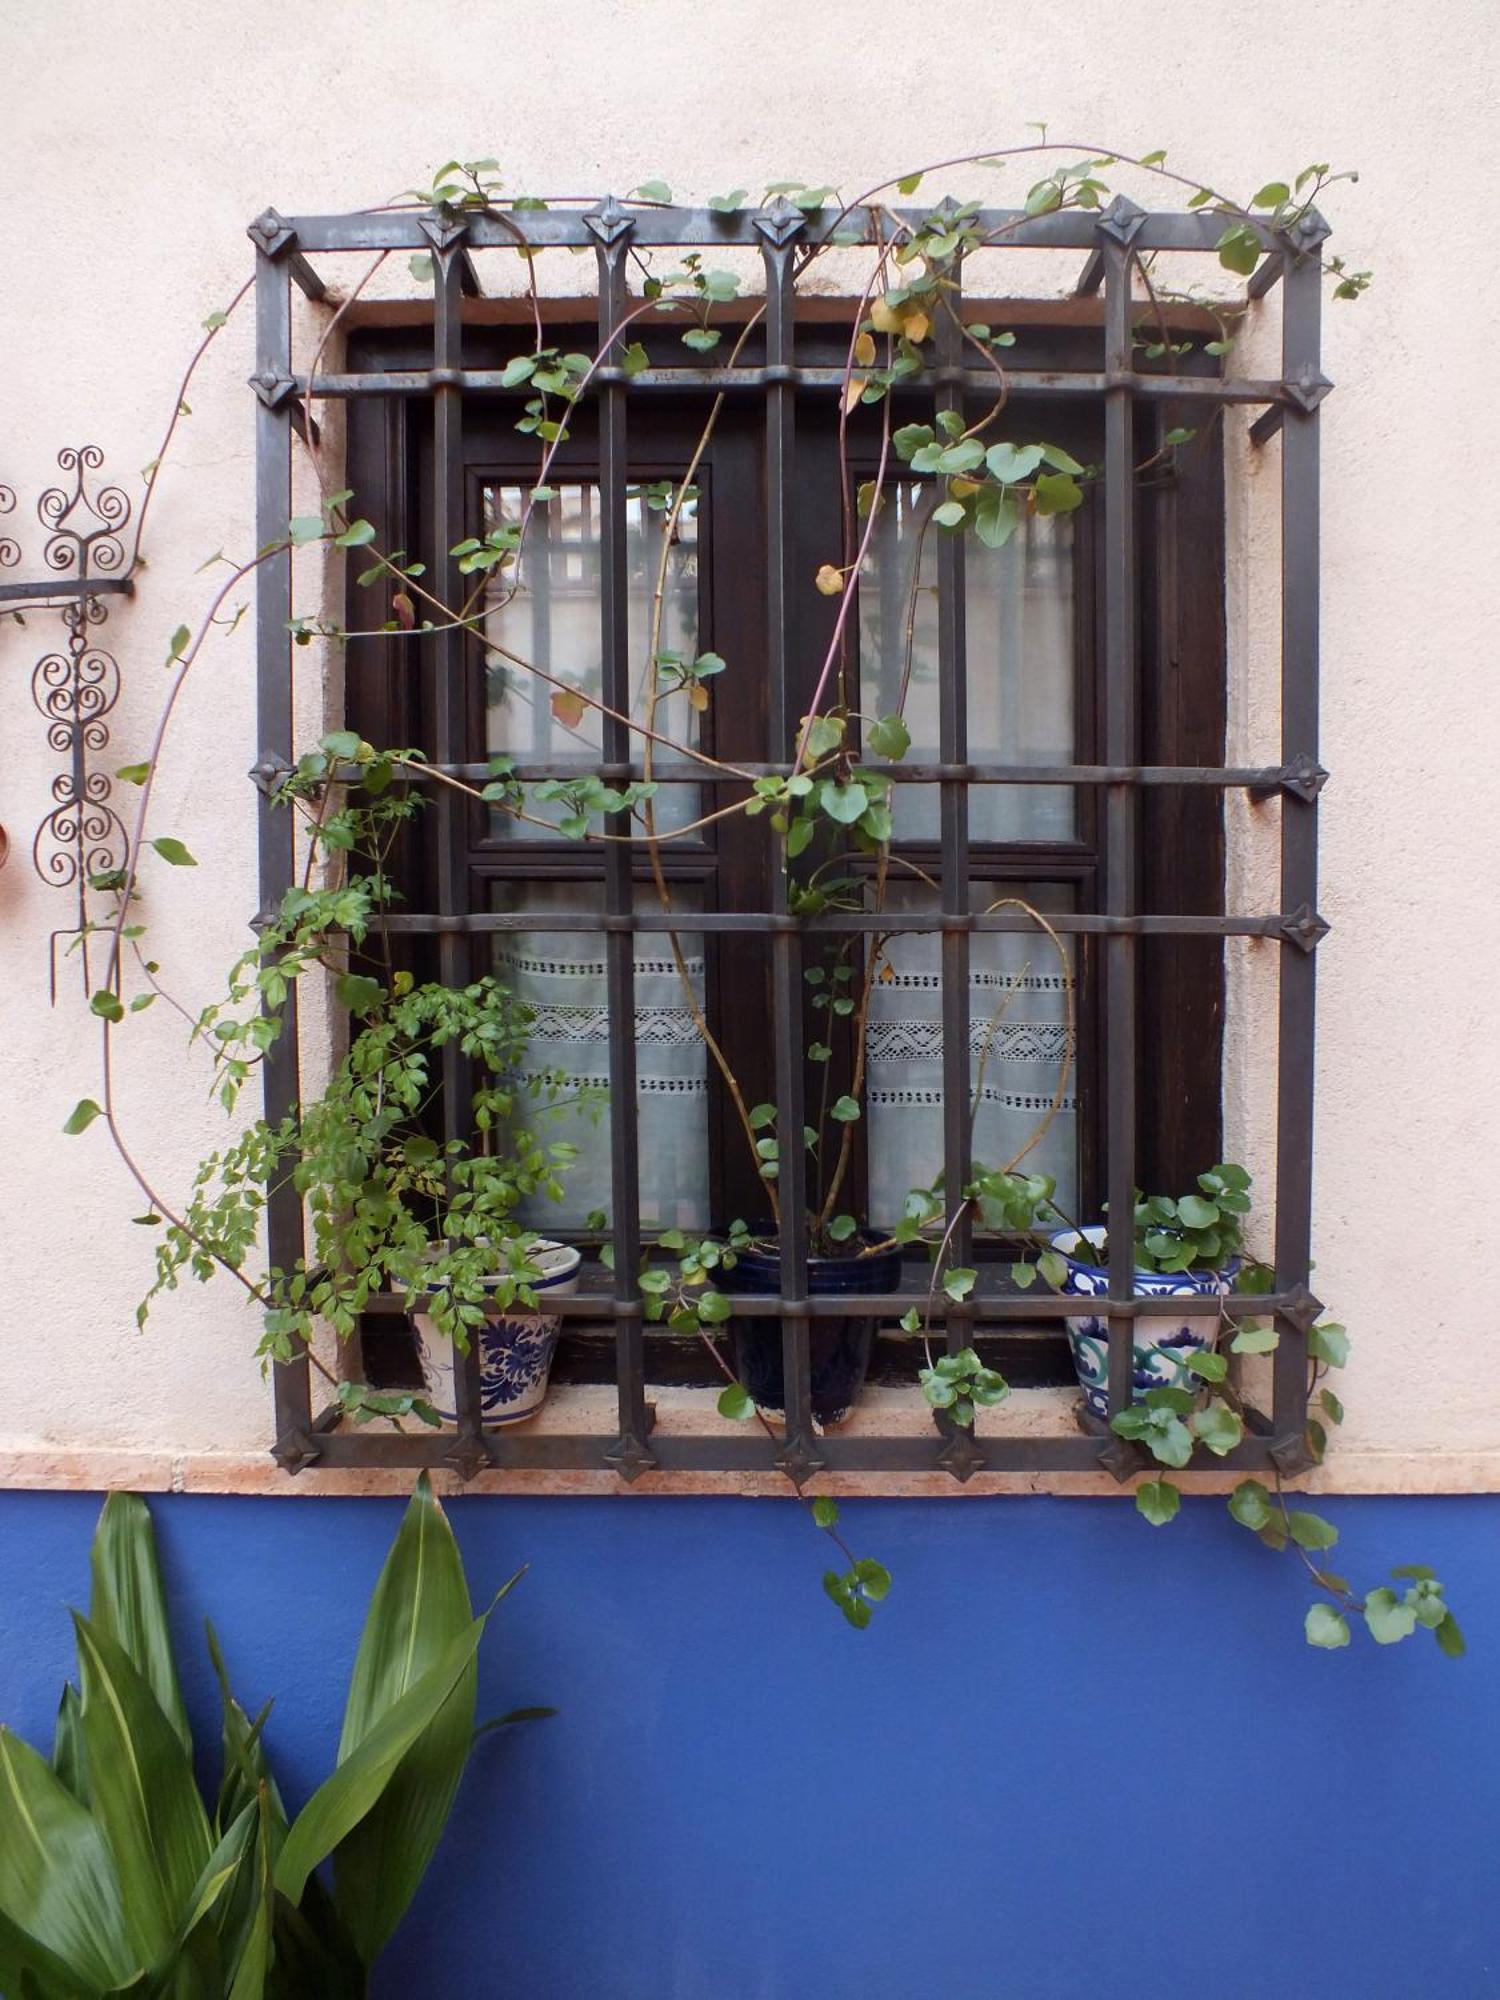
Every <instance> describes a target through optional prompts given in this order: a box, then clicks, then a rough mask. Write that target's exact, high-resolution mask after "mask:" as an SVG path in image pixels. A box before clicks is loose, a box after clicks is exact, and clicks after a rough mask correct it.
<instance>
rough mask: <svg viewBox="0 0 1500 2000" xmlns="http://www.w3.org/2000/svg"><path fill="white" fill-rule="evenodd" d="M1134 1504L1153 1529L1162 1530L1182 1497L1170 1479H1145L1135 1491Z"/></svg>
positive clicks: (1175, 1510)
mask: <svg viewBox="0 0 1500 2000" xmlns="http://www.w3.org/2000/svg"><path fill="white" fill-rule="evenodd" d="M1135 1504H1136V1510H1137V1512H1138V1513H1141V1514H1144V1515H1145V1517H1146V1519H1147V1520H1148V1521H1149V1522H1150V1523H1151V1525H1152V1527H1153V1528H1164V1527H1165V1526H1166V1524H1167V1522H1168V1521H1170V1520H1171V1519H1172V1516H1173V1515H1174V1514H1175V1513H1176V1512H1177V1509H1178V1508H1179V1507H1180V1506H1181V1505H1182V1495H1181V1494H1180V1493H1179V1492H1178V1491H1177V1488H1176V1487H1175V1486H1174V1485H1173V1484H1172V1482H1171V1480H1170V1479H1147V1480H1143V1481H1142V1483H1141V1484H1140V1485H1139V1486H1138V1487H1137V1488H1136V1489H1135Z"/></svg>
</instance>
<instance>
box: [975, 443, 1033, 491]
mask: <svg viewBox="0 0 1500 2000" xmlns="http://www.w3.org/2000/svg"><path fill="white" fill-rule="evenodd" d="M984 462H985V464H986V465H987V466H988V467H989V469H990V472H991V474H992V475H993V477H994V478H996V479H998V480H999V481H1000V482H1001V484H1002V485H1005V486H1013V485H1014V484H1015V483H1016V482H1017V481H1018V480H1022V479H1029V478H1030V477H1031V475H1032V473H1033V472H1035V471H1036V469H1037V467H1038V466H1039V465H1040V464H1041V462H1042V447H1041V446H1040V445H1039V444H992V445H991V446H990V448H989V450H988V451H987V452H986V453H985V455H984Z"/></svg>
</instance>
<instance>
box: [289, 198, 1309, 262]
mask: <svg viewBox="0 0 1500 2000" xmlns="http://www.w3.org/2000/svg"><path fill="white" fill-rule="evenodd" d="M788 206H789V204H787V203H786V202H785V201H784V200H780V199H778V201H777V202H776V203H775V204H774V205H773V206H772V207H771V208H769V209H765V208H759V209H757V208H742V209H737V210H735V212H734V213H733V214H729V215H721V214H719V213H718V212H717V211H716V210H713V209H704V208H678V207H675V206H674V207H661V208H658V207H654V206H652V205H650V204H649V203H641V204H635V203H630V204H627V205H626V213H628V214H629V215H631V216H633V217H634V220H635V238H634V240H635V242H636V244H637V246H638V247H639V248H641V249H651V248H655V247H658V246H660V247H662V248H666V247H668V246H671V245H675V244H687V245H695V244H696V245H699V246H702V247H713V248H718V249H730V248H732V247H734V246H735V245H739V246H741V247H743V248H746V249H755V248H758V247H759V245H760V242H761V239H762V236H763V234H764V228H765V225H766V223H767V222H768V221H771V222H772V223H773V225H779V224H780V223H781V222H784V221H785V219H786V215H785V211H786V209H787V207H788ZM792 213H793V215H794V216H795V219H796V221H797V225H798V241H799V245H801V246H805V247H806V248H808V249H811V248H814V247H817V246H820V245H822V244H825V243H832V244H836V245H843V244H846V243H847V244H849V245H851V246H853V245H859V244H865V245H869V246H871V247H874V246H877V245H878V244H879V243H880V242H881V241H882V237H883V232H884V233H885V234H886V235H888V233H889V224H888V222H886V221H885V220H884V217H885V215H886V214H894V215H896V216H897V217H898V218H899V219H900V220H901V221H902V222H903V223H908V224H910V225H911V226H912V228H914V229H921V228H922V227H923V226H924V224H925V223H926V221H927V220H928V219H929V218H932V217H935V216H936V217H939V218H940V216H941V211H940V210H936V209H932V208H928V207H922V206H919V205H916V204H913V205H911V206H910V207H908V206H907V205H906V204H905V203H897V204H896V205H895V206H894V207H893V208H891V209H889V210H887V211H878V210H876V209H873V208H863V207H861V208H855V209H852V210H850V211H849V213H848V214H847V215H840V213H839V211H837V210H835V209H825V210H822V211H819V212H817V213H815V214H810V215H800V214H797V212H796V211H795V210H794V211H792ZM463 215H464V220H465V222H466V225H467V231H466V240H467V242H468V245H469V248H470V249H471V250H512V251H513V250H514V249H515V247H516V240H517V238H516V232H517V229H518V228H519V229H521V230H523V231H524V233H525V236H526V239H527V241H528V242H529V243H531V244H533V245H535V246H536V248H538V249H549V248H569V247H580V246H581V247H582V248H585V249H592V248H593V245H594V236H593V233H592V231H591V228H590V224H589V219H588V216H587V215H586V214H584V213H583V212H582V211H581V210H579V209H569V208H552V209H546V210H528V211H526V212H525V213H524V215H522V216H521V217H518V218H513V217H511V216H510V215H506V216H505V217H504V219H503V220H502V219H501V217H500V216H498V215H489V214H486V213H485V212H483V211H482V210H465V211H463ZM434 219H435V220H436V221H437V223H438V226H439V227H440V228H441V227H449V226H451V224H452V222H453V220H454V215H453V212H452V211H450V210H446V209H437V210H432V209H426V210H424V209H386V210H371V211H368V212H366V213H365V214H357V215H294V216H290V217H287V218H286V227H287V228H288V229H289V230H290V231H291V232H292V235H293V237H294V238H295V241H296V244H297V247H298V248H299V249H300V250H302V251H304V252H310V253H317V252H319V251H340V250H426V249H428V248H430V247H431V236H430V235H429V233H428V231H427V229H425V228H424V226H423V224H424V222H427V223H431V222H433V221H434ZM973 222H974V226H975V227H976V228H977V229H978V230H979V232H980V233H981V235H983V236H986V237H994V238H995V239H996V247H1001V246H1002V245H1003V247H1004V248H1006V249H1011V250H1092V249H1094V248H1095V246H1096V240H1097V236H1096V228H1097V225H1096V222H1095V219H1094V217H1093V216H1092V215H1090V214H1088V213H1087V212H1086V211H1083V210H1080V209H1062V210H1058V211H1055V212H1054V213H1053V214H1051V215H1026V214H1024V213H1023V212H1022V211H1021V210H1020V209H1014V208H985V209H981V210H980V211H979V212H978V214H977V215H976V216H975V217H974V219H973ZM1252 226H1253V227H1254V228H1255V230H1256V233H1257V234H1258V235H1259V237H1260V239H1261V243H1262V245H1263V246H1264V247H1265V248H1266V249H1272V248H1274V247H1275V245H1276V238H1275V236H1274V235H1273V234H1272V232H1271V231H1270V230H1269V229H1267V228H1266V227H1264V225H1262V224H1259V223H1255V224H1252ZM1223 231H1224V223H1223V219H1222V217H1220V216H1216V215H1211V214H1189V213H1181V212H1172V211H1166V212H1162V213H1152V214H1147V215H1143V216H1142V217H1141V218H1140V227H1139V229H1138V230H1137V231H1136V233H1135V237H1134V242H1135V247H1136V249H1137V250H1204V251H1211V250H1214V249H1216V248H1217V245H1218V241H1219V238H1220V237H1221V236H1222V234H1223Z"/></svg>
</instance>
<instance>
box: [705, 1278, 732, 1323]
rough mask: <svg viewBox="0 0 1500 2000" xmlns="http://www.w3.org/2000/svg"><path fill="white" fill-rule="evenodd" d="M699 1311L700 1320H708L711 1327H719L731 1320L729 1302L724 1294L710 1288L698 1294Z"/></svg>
mask: <svg viewBox="0 0 1500 2000" xmlns="http://www.w3.org/2000/svg"><path fill="white" fill-rule="evenodd" d="M697 1311H698V1317H699V1319H701V1320H707V1322H708V1324H709V1325H710V1326H719V1325H721V1324H722V1323H723V1322H724V1321H725V1320H726V1319H728V1318H729V1313H730V1306H729V1301H728V1299H726V1298H725V1296H724V1294H723V1293H722V1292H716V1291H714V1290H713V1289H712V1287H710V1288H709V1289H708V1290H706V1291H702V1292H700V1293H699V1294H698V1300H697Z"/></svg>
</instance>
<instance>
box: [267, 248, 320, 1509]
mask: <svg viewBox="0 0 1500 2000" xmlns="http://www.w3.org/2000/svg"><path fill="white" fill-rule="evenodd" d="M291 346H292V320H291V296H290V292H289V289H288V281H287V272H286V267H285V265H284V264H280V263H278V262H277V261H276V260H275V259H274V258H273V257H271V256H268V255H267V253H266V252H265V250H264V249H260V248H258V249H257V252H256V258H255V364H256V373H257V374H258V375H261V376H264V377H266V378H268V379H269V378H271V377H278V378H279V377H285V378H287V379H290V376H291V370H292V356H291ZM291 511H292V402H291V399H290V398H289V397H284V398H283V399H282V400H281V401H280V402H279V403H277V404H276V405H275V407H274V408H273V407H271V406H270V405H268V404H267V403H266V402H265V401H263V400H262V401H257V404H256V411H255V539H256V542H257V544H258V546H259V547H261V548H267V547H270V546H271V545H272V544H285V543H286V539H287V522H288V520H289V519H290V517H291ZM291 618H292V556H291V550H290V548H289V547H287V546H280V547H278V548H277V552H276V554H275V555H270V556H267V557H266V559H265V561H264V562H262V563H261V564H260V565H259V567H258V568H257V570H256V572H255V631H256V639H255V646H256V717H255V721H256V768H257V771H259V772H261V773H263V774H264V779H263V783H262V787H261V793H260V804H259V810H258V813H257V821H258V834H259V855H260V861H259V875H260V880H259V889H260V911H261V917H262V919H263V920H269V919H271V918H273V917H275V916H276V915H277V914H278V913H279V911H280V909H281V899H282V897H283V896H284V895H285V894H286V892H287V890H288V889H289V888H290V887H291V886H292V883H293V882H294V880H295V879H296V842H295V837H294V836H295V821H294V817H293V814H292V811H291V809H290V807H288V806H278V805H275V804H273V802H272V797H271V791H272V785H273V783H274V774H275V773H276V772H278V771H281V770H284V769H287V768H289V767H290V766H291V764H292V761H293V759H292V642H291V634H290V631H289V629H288V628H289V626H290V624H291ZM262 1088H263V1090H264V1093H265V1113H266V1121H267V1123H268V1124H270V1125H273V1126H274V1125H277V1124H279V1123H280V1121H281V1120H282V1119H283V1118H285V1117H286V1116H287V1115H288V1113H290V1112H294V1111H295V1110H296V1108H297V992H296V986H295V983H294V984H293V985H292V987H291V989H290V990H289V991H288V993H287V996H286V1004H285V1006H284V1007H283V1009H282V1028H281V1033H280V1034H279V1035H278V1036H277V1038H276V1040H275V1041H274V1042H272V1044H271V1046H270V1047H269V1049H268V1050H267V1051H266V1057H265V1064H264V1072H263V1075H262ZM302 1251H303V1230H302V1201H301V1197H300V1196H299V1195H298V1193H297V1191H296V1189H295V1188H294V1187H293V1186H292V1185H291V1180H290V1177H289V1176H287V1175H278V1176H277V1177H276V1179H275V1180H274V1181H273V1183H272V1186H271V1189H270V1192H269V1194H268V1196H267V1200H266V1254H267V1259H268V1261H269V1264H270V1267H271V1269H272V1270H275V1271H291V1270H293V1269H294V1268H295V1266H296V1264H297V1262H298V1260H299V1259H300V1258H301V1256H302ZM273 1381H274V1389H275V1409H276V1444H275V1456H276V1458H277V1460H278V1461H279V1463H280V1464H281V1465H283V1466H284V1467H285V1468H286V1470H287V1471H288V1472H296V1471H299V1470H300V1469H301V1467H302V1466H303V1465H305V1464H307V1463H308V1461H309V1460H310V1459H311V1458H312V1457H313V1456H315V1452H314V1449H313V1445H312V1437H311V1425H312V1370H311V1366H310V1364H309V1362H308V1359H307V1356H306V1354H302V1355H299V1356H298V1358H297V1359H296V1360H295V1361H286V1362H278V1363H277V1364H276V1367H275V1369H274V1371H273Z"/></svg>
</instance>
